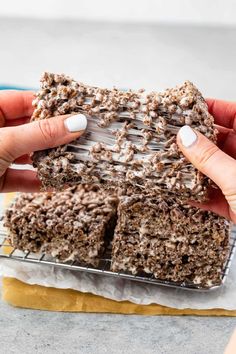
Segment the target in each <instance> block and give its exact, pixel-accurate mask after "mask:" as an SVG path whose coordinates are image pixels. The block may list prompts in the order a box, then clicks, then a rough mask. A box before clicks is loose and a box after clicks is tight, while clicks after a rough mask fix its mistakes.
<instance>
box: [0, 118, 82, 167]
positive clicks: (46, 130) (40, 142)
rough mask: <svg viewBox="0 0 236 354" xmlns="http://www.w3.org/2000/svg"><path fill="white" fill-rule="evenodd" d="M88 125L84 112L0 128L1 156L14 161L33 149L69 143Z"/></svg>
mask: <svg viewBox="0 0 236 354" xmlns="http://www.w3.org/2000/svg"><path fill="white" fill-rule="evenodd" d="M86 126H87V119H86V117H85V115H83V114H76V115H70V116H68V115H66V116H58V117H53V118H50V119H44V120H38V121H35V122H32V123H28V124H24V125H21V126H18V127H9V128H2V129H0V156H1V157H3V158H4V160H5V161H14V160H15V159H16V158H18V157H19V156H22V155H25V154H29V153H31V152H33V151H38V150H44V149H48V148H53V147H55V146H59V145H63V144H67V143H69V142H70V141H72V140H75V139H76V138H78V137H79V136H81V135H82V133H83V132H84V130H85V129H86Z"/></svg>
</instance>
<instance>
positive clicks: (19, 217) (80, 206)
mask: <svg viewBox="0 0 236 354" xmlns="http://www.w3.org/2000/svg"><path fill="white" fill-rule="evenodd" d="M116 203H117V200H116V197H113V196H112V195H111V196H108V195H107V194H104V192H102V191H101V190H99V189H98V188H97V187H95V186H93V187H91V186H89V187H88V186H87V187H86V186H82V185H80V186H79V187H71V188H69V189H68V190H66V191H64V192H61V193H37V194H36V193H35V194H27V193H25V194H21V195H20V196H19V197H18V198H17V200H16V201H15V202H14V203H13V205H12V206H11V207H10V208H9V209H8V210H7V212H6V215H5V226H6V227H7V228H8V229H9V240H10V243H11V245H12V246H14V247H16V248H17V249H20V250H23V251H31V252H44V253H46V254H49V255H52V256H53V257H57V258H58V259H59V260H62V261H68V260H74V261H79V262H80V263H85V264H91V265H94V266H96V265H98V262H99V258H100V257H101V256H102V254H103V250H104V246H105V244H106V242H109V238H110V237H111V235H112V233H113V228H114V222H115V215H116Z"/></svg>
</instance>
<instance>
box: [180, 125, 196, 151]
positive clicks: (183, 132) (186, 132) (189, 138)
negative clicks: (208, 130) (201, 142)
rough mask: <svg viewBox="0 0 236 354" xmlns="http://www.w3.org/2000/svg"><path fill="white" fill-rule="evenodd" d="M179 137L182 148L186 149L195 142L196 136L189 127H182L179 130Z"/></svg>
mask: <svg viewBox="0 0 236 354" xmlns="http://www.w3.org/2000/svg"><path fill="white" fill-rule="evenodd" d="M179 136H180V139H181V142H182V144H183V146H184V147H186V148H188V147H190V146H191V145H193V144H194V143H195V141H197V134H196V133H195V132H194V131H193V129H192V128H190V126H189V125H184V126H183V127H182V128H180V130H179Z"/></svg>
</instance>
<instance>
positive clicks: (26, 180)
mask: <svg viewBox="0 0 236 354" xmlns="http://www.w3.org/2000/svg"><path fill="white" fill-rule="evenodd" d="M39 191H40V181H39V180H38V178H37V175H36V172H34V171H27V170H14V169H11V168H8V169H7V170H6V173H5V175H4V181H3V183H2V189H1V192H4V193H8V192H39Z"/></svg>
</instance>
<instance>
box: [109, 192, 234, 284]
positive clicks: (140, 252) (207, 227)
mask: <svg viewBox="0 0 236 354" xmlns="http://www.w3.org/2000/svg"><path fill="white" fill-rule="evenodd" d="M228 250H229V223H228V221H226V220H225V219H224V218H223V217H220V216H218V215H216V214H214V213H212V212H207V211H202V210H199V209H197V208H195V207H190V206H188V205H184V204H181V201H175V200H173V199H170V198H169V199H167V200H165V201H164V200H163V199H162V198H161V197H159V198H146V197H143V196H133V197H122V198H121V201H120V204H119V207H118V222H117V226H116V229H115V236H114V240H113V248H112V270H113V271H127V272H131V273H132V274H139V273H143V272H144V273H149V274H153V275H154V277H155V278H158V279H162V280H168V281H173V282H185V283H194V284H200V285H203V286H205V287H210V286H212V285H215V284H219V283H220V282H221V273H222V269H223V266H224V263H225V261H226V258H227V255H228Z"/></svg>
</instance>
